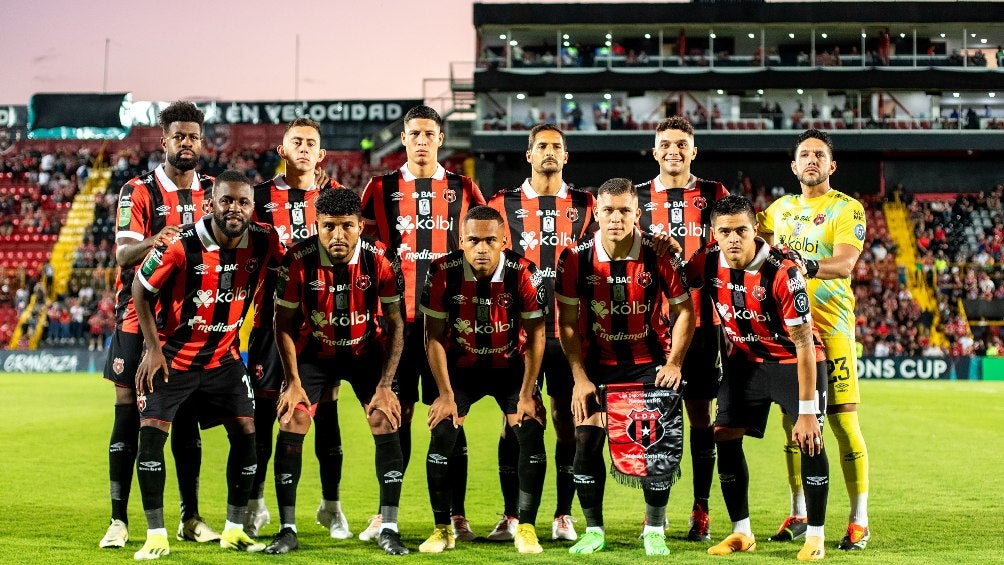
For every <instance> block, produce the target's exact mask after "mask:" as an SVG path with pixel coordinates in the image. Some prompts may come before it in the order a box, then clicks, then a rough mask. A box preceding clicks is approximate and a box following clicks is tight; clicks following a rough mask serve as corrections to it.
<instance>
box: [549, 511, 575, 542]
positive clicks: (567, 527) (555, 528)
mask: <svg viewBox="0 0 1004 565" xmlns="http://www.w3.org/2000/svg"><path fill="white" fill-rule="evenodd" d="M574 521H575V518H572V517H571V516H570V515H568V514H562V515H561V516H557V517H556V518H555V519H554V523H552V524H551V539H552V540H555V541H558V540H568V541H575V540H577V539H579V534H577V533H575V526H573V525H572V522H574Z"/></svg>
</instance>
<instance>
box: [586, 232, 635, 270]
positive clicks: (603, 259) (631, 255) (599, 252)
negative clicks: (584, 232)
mask: <svg viewBox="0 0 1004 565" xmlns="http://www.w3.org/2000/svg"><path fill="white" fill-rule="evenodd" d="M593 242H594V243H593V246H594V247H595V248H596V259H597V260H598V261H599V262H600V263H609V262H610V261H611V259H610V256H609V255H607V250H606V249H603V239H602V238H601V237H600V230H596V235H594V236H593ZM639 257H641V231H639V230H638V227H637V226H636V227H635V228H634V243H632V244H631V251H629V252H628V256H627V257H625V258H624V259H622V260H623V261H637V260H638V258H639Z"/></svg>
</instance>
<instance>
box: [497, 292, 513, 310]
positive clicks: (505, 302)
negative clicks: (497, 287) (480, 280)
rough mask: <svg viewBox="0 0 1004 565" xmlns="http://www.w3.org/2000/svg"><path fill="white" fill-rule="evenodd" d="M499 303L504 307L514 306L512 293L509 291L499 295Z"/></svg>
mask: <svg viewBox="0 0 1004 565" xmlns="http://www.w3.org/2000/svg"><path fill="white" fill-rule="evenodd" d="M498 305H499V306H501V307H503V308H508V307H510V306H512V295H511V294H509V293H508V292H503V293H502V294H500V295H499V297H498Z"/></svg>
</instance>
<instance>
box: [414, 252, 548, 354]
mask: <svg viewBox="0 0 1004 565" xmlns="http://www.w3.org/2000/svg"><path fill="white" fill-rule="evenodd" d="M550 303H551V297H550V296H549V295H548V292H547V287H546V286H544V284H543V281H542V277H541V276H540V273H539V272H538V271H537V266H536V265H534V264H533V263H532V262H531V261H530V260H528V259H526V258H525V257H521V256H520V255H519V254H517V253H515V252H513V251H511V250H509V249H506V250H503V251H502V255H501V257H500V259H499V265H498V268H497V269H495V273H494V274H493V275H492V276H491V278H485V279H482V280H478V279H477V278H476V277H475V276H474V271H473V269H471V265H470V263H468V262H467V258H466V257H464V252H463V251H454V252H453V253H450V254H449V255H446V256H445V257H440V258H439V259H436V260H434V261H433V262H432V264H431V265H430V266H429V274H428V276H427V277H426V280H425V288H424V290H423V291H422V304H421V310H422V313H424V314H425V315H426V316H430V317H433V318H440V319H443V320H445V321H446V331H447V346H446V359H447V362H448V365H449V367H451V368H453V367H461V368H507V367H512V366H513V365H512V362H513V360H517V359H518V360H519V361H520V362H522V358H521V356H522V355H523V351H524V348H525V344H526V332H524V331H523V324H522V322H521V320H522V319H531V318H539V317H542V316H543V315H544V311H545V310H546V309H547V307H548V305H549V304H550Z"/></svg>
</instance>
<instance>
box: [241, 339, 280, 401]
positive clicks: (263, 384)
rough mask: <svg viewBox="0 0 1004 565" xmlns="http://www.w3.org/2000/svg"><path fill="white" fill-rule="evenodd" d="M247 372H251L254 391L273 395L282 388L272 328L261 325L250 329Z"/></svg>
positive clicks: (277, 350) (277, 348)
mask: <svg viewBox="0 0 1004 565" xmlns="http://www.w3.org/2000/svg"><path fill="white" fill-rule="evenodd" d="M248 372H250V373H251V383H252V384H253V385H254V390H255V392H259V393H260V392H264V393H270V394H272V395H275V394H278V393H279V391H280V390H282V382H283V380H284V378H285V377H284V375H283V372H282V360H281V359H280V358H279V347H278V346H277V345H276V344H275V333H273V331H272V328H270V327H267V326H262V327H260V328H253V329H252V330H251V337H250V338H249V339H248Z"/></svg>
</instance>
